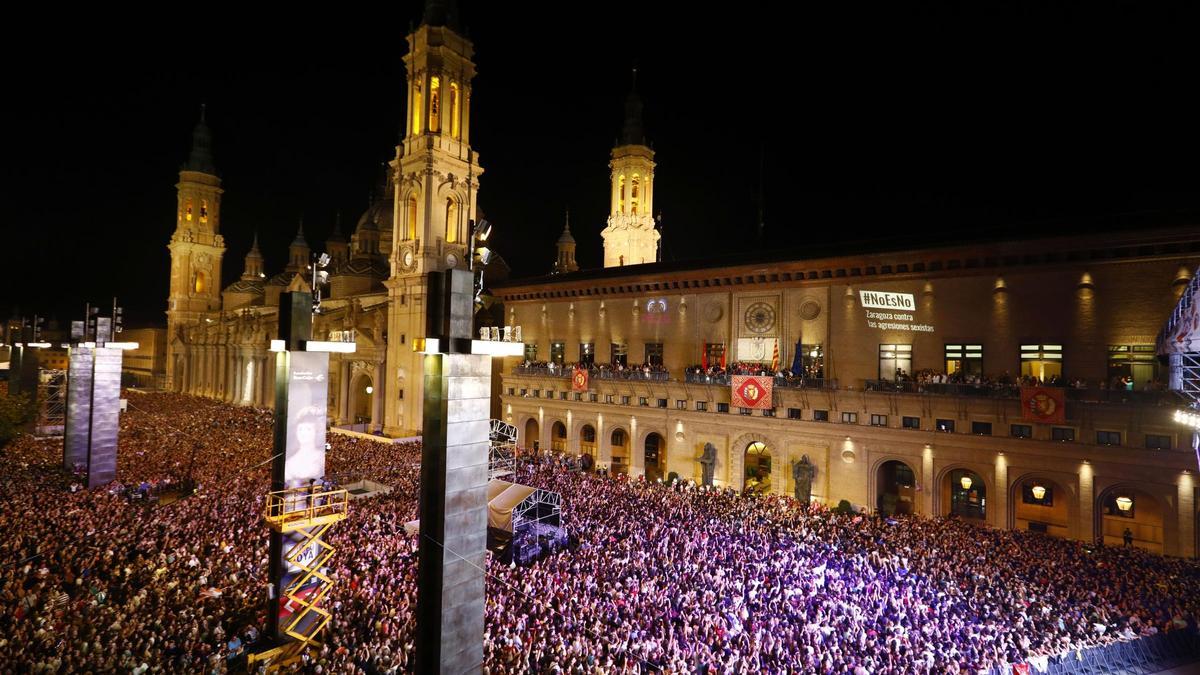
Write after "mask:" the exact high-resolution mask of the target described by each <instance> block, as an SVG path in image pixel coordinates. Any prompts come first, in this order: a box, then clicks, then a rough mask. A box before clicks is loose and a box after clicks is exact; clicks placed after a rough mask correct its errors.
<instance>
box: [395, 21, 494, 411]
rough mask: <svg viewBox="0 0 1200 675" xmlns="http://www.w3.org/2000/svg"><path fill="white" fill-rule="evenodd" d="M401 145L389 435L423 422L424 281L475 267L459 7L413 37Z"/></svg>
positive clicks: (467, 67) (467, 49)
mask: <svg viewBox="0 0 1200 675" xmlns="http://www.w3.org/2000/svg"><path fill="white" fill-rule="evenodd" d="M408 47H409V49H408V54H407V55H406V56H405V57H404V64H405V68H406V72H407V75H408V108H407V113H406V116H405V124H404V129H405V131H404V138H403V139H402V140H401V142H400V144H399V145H398V146H397V147H396V158H395V159H394V160H392V161H391V162H390V166H391V170H392V171H393V175H394V182H395V214H394V216H395V217H394V219H393V222H394V227H395V232H394V236H393V237H392V241H393V244H392V252H391V278H389V279H388V281H387V282H386V286H387V288H388V302H389V310H388V355H387V362H388V366H389V371H390V372H389V373H388V374H387V377H385V383H386V387H385V396H386V399H385V400H386V411H387V412H386V421H385V426H384V430H385V431H386V432H388V433H402V432H415V431H417V430H418V429H419V428H420V424H421V414H422V413H421V361H420V355H419V354H417V353H415V352H414V351H413V350H412V343H411V340H412V338H414V337H422V336H424V334H425V309H426V308H425V300H426V292H427V287H426V283H425V275H426V273H427V272H430V271H439V270H446V269H452V268H465V267H466V266H467V265H468V264H469V258H468V256H469V255H470V237H471V226H470V222H471V219H472V218H473V217H474V214H475V203H476V197H477V195H478V192H479V185H478V179H479V175H480V174H481V173H483V170H482V169H480V167H479V156H478V153H475V152H474V151H473V150H471V145H470V136H471V124H470V122H471V80H472V79H473V78H474V77H475V64H474V62H472V60H471V59H472V57H473V56H474V47H473V46H472V45H471V41H470V40H468V39H466V38H465V37H463V36H462V35H461V34H460V32H459V27H458V17H457V11H456V7H455V3H449V2H448V3H441V2H436V1H430V2H427V3H426V6H425V14H424V17H423V18H422V21H421V25H420V27H418V28H417V29H416V30H415V31H413V33H412V34H411V35H409V36H408Z"/></svg>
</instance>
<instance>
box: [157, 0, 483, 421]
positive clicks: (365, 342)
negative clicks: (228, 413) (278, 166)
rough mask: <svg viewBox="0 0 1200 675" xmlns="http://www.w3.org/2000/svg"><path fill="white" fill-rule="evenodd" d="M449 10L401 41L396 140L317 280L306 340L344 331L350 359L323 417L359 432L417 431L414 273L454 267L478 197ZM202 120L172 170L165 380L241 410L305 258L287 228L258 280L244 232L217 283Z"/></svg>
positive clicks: (465, 54)
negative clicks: (280, 251)
mask: <svg viewBox="0 0 1200 675" xmlns="http://www.w3.org/2000/svg"><path fill="white" fill-rule="evenodd" d="M454 19H455V17H454V16H453V13H452V12H447V11H446V10H445V9H444V8H441V7H438V6H436V5H431V9H427V11H426V15H425V17H424V20H423V21H422V24H421V26H420V27H419V28H417V29H416V30H415V31H414V32H413V33H412V34H411V35H409V36H408V43H409V51H408V55H407V56H405V66H406V71H407V75H408V77H407V87H408V109H407V112H406V116H405V120H406V123H405V135H404V138H403V139H402V140H401V143H400V144H399V145H398V146H397V147H396V155H395V158H394V159H393V160H392V161H391V162H390V163H389V170H388V171H387V175H386V178H385V180H384V184H383V185H382V186H380V189H379V190H378V193H377V196H376V198H375V199H374V200H373V202H372V204H371V205H370V207H369V208H368V209H367V211H366V212H365V213H363V214H362V216H361V217H360V218H359V219H358V221H357V223H356V225H355V228H354V231H353V233H352V234H351V236H350V239H349V241H347V240H346V238H345V237H344V235H342V233H341V228H340V223H339V225H338V227H336V228H335V230H334V233H333V235H332V236H331V237H330V238H329V240H328V241H326V242H325V252H326V253H328V254H329V256H330V259H331V263H330V267H329V268H328V271H329V288H328V292H327V296H326V299H324V300H323V301H322V304H321V312H320V314H318V315H317V316H316V318H315V320H314V326H313V334H314V337H315V338H316V339H327V338H329V337H330V336H331V335H334V334H338V335H339V336H345V335H346V334H347V332H348V331H353V336H354V340H355V342H356V343H357V351H356V352H355V353H354V354H345V355H334V356H333V358H332V360H331V363H330V370H331V372H330V378H331V383H330V389H329V390H330V400H329V402H328V403H329V410H330V419H331V420H332V421H334V423H336V424H342V425H345V424H359V425H362V427H361V428H362V429H363V430H365V431H370V432H382V433H386V434H388V435H393V436H405V435H413V434H415V433H417V432H419V431H420V425H421V421H420V420H421V384H422V382H421V372H422V371H421V363H420V360H419V359H420V354H417V353H416V352H414V351H413V350H412V347H411V339H412V338H413V337H420V336H422V335H423V334H424V329H425V296H426V292H427V289H426V284H425V281H424V280H425V277H426V274H427V273H428V272H430V271H435V270H445V269H451V268H456V267H463V266H465V265H467V264H468V262H469V260H468V258H467V256H468V255H470V248H469V243H470V237H471V232H470V225H469V223H470V214H473V213H474V212H475V204H476V199H477V195H478V191H479V183H478V180H479V176H480V174H482V173H483V170H482V168H481V167H480V166H479V156H478V153H476V152H474V151H473V150H472V149H471V146H470V121H471V114H470V103H471V80H472V79H473V78H474V76H475V65H474V63H473V62H472V58H473V47H472V45H471V42H470V41H469V40H467V39H466V38H464V37H462V36H461V35H460V33H459V31H458V30H457V26H456V24H455V20H454ZM211 148H212V134H211V132H210V131H209V129H208V127H207V125H206V124H205V121H204V119H203V116H201V120H200V123H199V124H198V125H197V126H196V129H195V131H194V134H193V145H192V151H191V155H190V156H189V158H188V161H187V162H186V163H185V164H184V165H183V167H182V168H181V170H180V174H179V183H178V184H177V186H176V189H177V191H178V200H179V206H178V210H177V214H176V225H175V232H174V234H173V235H172V236H171V241H170V244H169V245H168V250H169V251H170V255H171V281H170V292H169V296H168V300H167V387H168V388H169V389H171V390H173V391H179V392H185V393H191V394H196V395H200V396H207V397H211V398H217V399H221V400H224V401H228V402H230V403H236V404H241V405H255V406H271V405H273V404H274V400H273V398H274V389H273V382H274V377H273V373H272V367H273V359H272V355H271V354H270V353H269V352H268V346H269V344H270V340H272V339H274V338H275V337H276V336H277V334H278V319H277V315H278V303H279V296H280V294H281V293H283V292H284V290H286V289H287V288H288V286H289V285H290V284H292V282H293V281H294V280H295V279H296V277H297V276H301V275H303V274H304V272H305V270H306V269H307V267H308V265H309V264H310V259H311V256H312V253H313V251H312V248H311V247H310V245H309V243H308V241H307V239H306V238H305V234H304V227H303V223H301V225H300V227H299V228H298V231H297V233H296V237H295V239H294V240H293V242H292V243H291V245H290V246H289V249H288V263H287V265H286V267H285V268H284V269H283V270H282V271H280V272H279V273H277V274H274V275H268V272H267V270H265V269H264V266H263V256H262V254H261V252H260V251H259V250H258V242H257V237H256V238H255V242H254V244H253V245H252V247H251V249H250V251H249V252H247V253H246V256H245V263H244V267H243V273H242V275H241V276H240V277H239V278H238V279H237V280H235V281H234V282H233V283H231V284H229V285H227V286H225V287H224V288H222V287H221V285H220V282H221V279H220V270H221V260H222V257H223V256H224V254H225V242H224V239H223V237H222V236H221V234H220V223H221V217H220V216H221V194H222V188H221V179H220V178H219V177H218V174H217V170H216V166H215V163H214V160H213V155H212V149H211Z"/></svg>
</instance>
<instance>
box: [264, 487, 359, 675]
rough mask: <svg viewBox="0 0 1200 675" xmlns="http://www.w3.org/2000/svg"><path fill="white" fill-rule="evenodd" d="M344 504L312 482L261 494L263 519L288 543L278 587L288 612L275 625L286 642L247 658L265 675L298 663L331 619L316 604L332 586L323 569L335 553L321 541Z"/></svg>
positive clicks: (342, 497)
mask: <svg viewBox="0 0 1200 675" xmlns="http://www.w3.org/2000/svg"><path fill="white" fill-rule="evenodd" d="M347 503H348V494H347V492H346V491H345V490H326V489H324V488H323V487H322V486H320V485H316V484H314V485H311V486H306V487H298V488H291V489H287V490H278V491H275V492H271V493H269V494H268V495H267V504H266V508H265V510H264V513H263V518H264V519H265V520H266V521H267V525H268V526H269V527H270V528H271V529H272V530H275V531H276V532H279V533H280V534H282V535H284V537H285V543H286V544H290V548H289V549H288V553H287V562H288V564H289V565H290V566H291V570H292V576H291V579H290V581H289V582H288V583H287V585H286V586H285V587H284V589H283V598H284V600H285V602H284V603H283V607H284V611H288V610H290V613H289V614H288V615H287V616H286V618H285V617H284V616H283V614H282V613H281V617H280V619H281V620H280V624H281V626H282V631H283V633H284V634H285V635H286V636H287V637H288V638H291V641H289V642H286V643H284V644H282V645H280V646H278V647H276V648H274V649H271V650H269V651H265V652H261V653H258V654H254V655H252V656H251V657H250V662H251V663H255V662H259V661H267V663H268V665H267V669H268V672H275V671H278V670H279V669H282V668H285V667H287V666H289V665H292V664H294V663H297V662H298V661H300V659H301V658H302V657H303V656H304V652H305V651H307V650H308V649H309V648H312V647H320V646H321V643H320V642H318V641H317V635H318V634H319V633H320V632H321V631H322V630H323V629H324V628H325V626H326V625H327V624H328V623H329V621H330V619H331V618H333V617H332V614H331V613H330V612H329V610H327V609H325V608H324V607H322V606H321V602H322V601H323V600H324V599H325V597H326V596H327V595H328V594H329V591H330V590H332V588H333V583H334V582H333V579H332V578H330V577H329V576H328V575H327V574H326V570H327V569H328V567H329V561H330V560H331V559H332V558H333V556H334V554H335V553H337V549H336V548H335V547H334V546H333V545H332V544H330V543H329V542H328V541H327V540H326V537H327V535H328V533H329V530H330V529H331V528H332V527H333V526H334V525H335V524H336V523H338V522H339V521H341V520H344V519H345V518H346V513H347V511H346V508H347Z"/></svg>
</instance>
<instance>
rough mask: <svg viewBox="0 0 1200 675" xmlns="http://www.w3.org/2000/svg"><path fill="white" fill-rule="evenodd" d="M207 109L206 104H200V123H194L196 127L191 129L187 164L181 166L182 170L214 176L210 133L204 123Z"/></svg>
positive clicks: (215, 171)
mask: <svg viewBox="0 0 1200 675" xmlns="http://www.w3.org/2000/svg"><path fill="white" fill-rule="evenodd" d="M207 108H208V106H207V105H206V104H204V103H201V104H200V121H198V122H196V127H195V128H194V129H192V151H191V153H190V154H189V155H188V160H187V162H186V163H185V164H184V165H183V170H184V171H196V172H199V173H207V174H211V175H214V176H215V175H216V174H217V169H216V166H215V165H214V164H213V155H212V131H211V130H210V129H209V128H208V123H207V122H205V117H206V113H207Z"/></svg>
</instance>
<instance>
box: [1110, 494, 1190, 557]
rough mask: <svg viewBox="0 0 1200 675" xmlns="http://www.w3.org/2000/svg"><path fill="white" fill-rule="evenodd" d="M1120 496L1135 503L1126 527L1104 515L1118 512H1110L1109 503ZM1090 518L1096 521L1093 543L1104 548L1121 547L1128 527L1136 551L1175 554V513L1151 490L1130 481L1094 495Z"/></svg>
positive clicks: (1113, 518) (1122, 523) (1169, 503)
mask: <svg viewBox="0 0 1200 675" xmlns="http://www.w3.org/2000/svg"><path fill="white" fill-rule="evenodd" d="M1123 496H1128V497H1132V498H1133V500H1134V502H1133V505H1132V511H1133V513H1134V515H1133V517H1132V518H1130V519H1129V521H1128V522H1127V523H1126V522H1123V520H1122V519H1118V518H1116V517H1114V516H1115V513H1114V514H1113V515H1110V514H1108V513H1106V511H1109V510H1110V509H1111V510H1112V511H1114V512H1116V511H1119V508H1113V506H1112V504H1111V503H1110V502H1112V501H1115V500H1116V498H1118V497H1123ZM1147 497H1149V500H1147V499H1146V498H1147ZM1092 517H1093V518H1094V519H1095V530H1094V531H1095V533H1096V539H1097V541H1102V542H1104V544H1105V545H1106V546H1121V545H1122V544H1123V542H1122V538H1121V535H1122V531H1123V529H1124V527H1128V528H1129V529H1130V530H1132V531H1133V537H1134V541H1133V545H1134V546H1136V547H1138V548H1144V549H1147V550H1149V551H1154V552H1156V553H1166V552H1170V551H1174V550H1175V546H1174V545H1175V541H1174V539H1175V534H1176V533H1175V522H1176V520H1177V518H1176V517H1175V511H1174V509H1173V508H1172V504H1171V500H1170V499H1169V498H1168V496H1167V495H1164V494H1161V493H1160V492H1159V491H1158V490H1156V489H1155V488H1154V487H1152V486H1148V485H1144V484H1141V483H1135V482H1132V481H1123V482H1119V483H1114V484H1112V485H1109V486H1108V487H1106V488H1104V489H1103V490H1101V491H1100V492H1099V493H1097V494H1096V502H1095V504H1094V505H1093V508H1092ZM1155 521H1157V522H1155Z"/></svg>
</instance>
